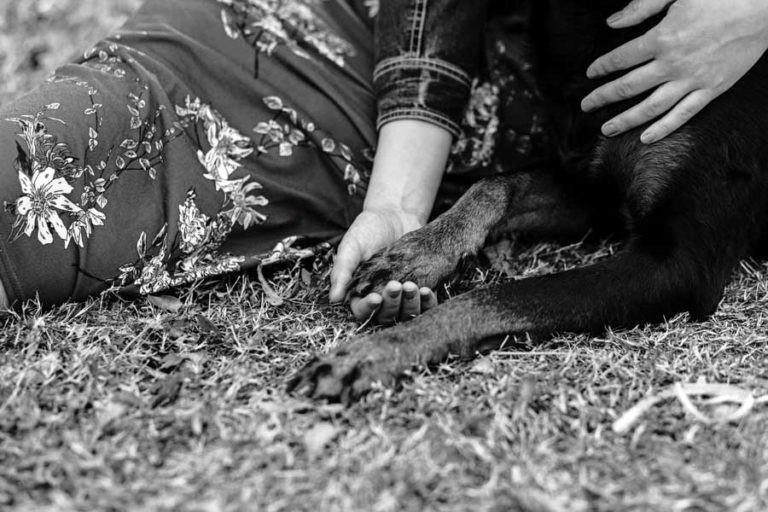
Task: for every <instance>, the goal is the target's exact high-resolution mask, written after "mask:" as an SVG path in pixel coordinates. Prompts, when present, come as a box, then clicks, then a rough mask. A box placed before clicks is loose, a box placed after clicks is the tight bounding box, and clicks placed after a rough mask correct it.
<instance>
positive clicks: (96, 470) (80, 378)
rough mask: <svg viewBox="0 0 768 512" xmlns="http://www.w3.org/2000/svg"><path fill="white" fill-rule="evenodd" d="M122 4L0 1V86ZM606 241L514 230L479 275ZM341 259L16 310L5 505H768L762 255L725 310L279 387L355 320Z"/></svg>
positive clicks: (20, 79)
mask: <svg viewBox="0 0 768 512" xmlns="http://www.w3.org/2000/svg"><path fill="white" fill-rule="evenodd" d="M116 3H117V2H112V1H109V0H87V1H86V0H49V1H44V0H38V1H31V2H14V1H11V0H0V15H2V18H1V20H0V26H1V27H2V30H0V34H2V35H0V72H1V73H0V77H2V80H0V101H3V102H4V101H8V98H10V97H11V96H13V95H15V94H17V93H19V92H21V91H24V90H26V89H27V88H28V87H29V84H30V83H31V82H34V81H38V80H39V79H40V77H41V76H43V75H44V74H45V73H46V72H47V71H46V70H47V69H49V68H50V67H52V66H54V65H55V64H57V63H60V62H63V61H64V60H65V59H66V58H67V56H68V55H71V54H73V53H74V52H75V51H77V50H79V49H80V48H82V47H84V46H87V42H89V41H92V40H94V39H96V38H97V37H98V36H99V34H103V33H105V32H106V31H107V30H108V29H109V28H110V27H113V26H115V25H116V24H119V22H120V19H121V17H122V16H123V15H124V13H125V12H127V11H128V10H129V8H130V7H132V6H133V5H135V4H136V3H137V2H135V1H133V2H126V1H123V2H120V8H119V9H116V8H114V7H111V8H110V9H111V10H112V11H111V12H112V13H114V16H112V15H109V16H107V15H106V12H107V11H106V6H107V5H110V6H111V5H113V4H116ZM613 250H614V247H613V246H610V245H601V246H599V247H588V248H585V247H579V246H574V247H566V248H562V247H558V246H552V245H535V246H530V245H526V244H524V243H519V242H518V243H504V244H501V245H499V246H497V247H496V248H495V250H494V251H492V252H491V253H490V254H491V256H492V260H493V262H494V265H493V267H494V268H489V267H488V266H487V265H486V266H481V267H479V268H478V269H477V270H475V271H473V272H470V273H469V274H468V276H467V280H468V281H470V282H471V283H474V284H477V283H479V282H490V281H495V280H499V279H508V278H509V277H508V276H509V275H514V276H519V275H530V274H534V273H541V272H549V271H552V270H559V269H563V268H567V267H570V266H573V265H577V264H583V263H585V262H588V261H592V260H594V259H596V258H600V257H604V256H606V255H609V254H610V252H611V251H613ZM327 270H328V264H327V262H326V261H318V262H315V268H314V272H313V273H312V274H310V273H308V272H307V270H306V269H304V268H302V267H301V266H296V267H291V268H286V269H283V270H280V271H277V272H276V273H274V274H273V275H272V278H271V280H272V287H273V288H274V290H275V292H276V293H277V294H279V295H280V296H281V297H283V298H284V303H283V304H282V305H280V306H275V305H272V304H274V303H276V302H278V301H276V300H275V297H274V294H271V295H270V296H269V297H267V296H265V294H264V292H263V291H262V287H261V286H260V285H259V280H258V279H257V278H255V277H254V278H249V277H247V276H243V277H233V278H231V279H228V280H224V281H222V282H219V283H205V284H201V285H199V286H196V287H193V288H191V289H185V290H181V291H179V292H178V294H177V296H178V299H175V298H173V297H171V298H162V299H155V300H153V301H150V300H139V301H137V302H122V301H119V300H116V299H106V298H105V299H104V300H93V301H91V302H88V303H85V304H67V305H64V306H62V307H59V308H55V309H53V310H50V311H40V310H38V309H36V308H35V307H33V306H30V307H28V308H27V309H25V310H24V311H22V312H20V313H19V314H9V315H6V316H4V317H2V319H0V321H2V324H3V330H2V333H0V345H2V348H0V509H3V510H20V511H28V510H51V511H62V510H83V511H91V510H126V509H131V510H211V511H218V510H291V511H292V510H354V511H357V510H374V511H390V510H392V511H399V510H413V511H420V510H449V511H463V510H498V511H507V510H526V511H569V512H570V511H588V510H598V511H618V510H654V511H667V510H669V511H720V510H723V511H726V510H727V511H760V510H766V509H768V453H767V450H768V448H767V447H768V439H766V437H768V434H767V432H768V428H767V427H768V405H767V404H766V403H765V401H763V400H761V399H760V397H762V396H764V395H765V394H766V393H768V370H766V367H765V361H766V355H768V349H766V345H767V342H768V333H767V331H766V327H768V318H767V317H766V314H767V313H766V312H768V266H766V265H765V264H762V263H746V264H744V265H743V268H742V269H741V271H740V272H739V273H738V274H737V275H736V276H735V280H734V283H733V284H732V285H731V286H730V287H729V288H728V291H727V295H726V298H725V300H724V301H723V304H722V305H721V307H720V309H719V311H718V313H717V314H716V315H715V317H714V318H713V319H712V320H711V321H708V322H704V323H696V324H690V323H687V322H686V319H685V317H682V316H681V317H678V318H675V319H673V320H671V321H670V322H668V323H667V324H665V325H660V326H655V327H648V328H643V329H635V330H631V331H621V332H612V333H608V334H606V335H605V336H603V337H600V338H589V337H585V336H563V337H559V338H557V339H555V340H553V341H551V342H549V343H547V344H545V345H542V346H538V347H536V348H535V350H532V351H524V352H505V353H497V354H493V355H491V356H488V357H483V358H480V359H478V360H476V361H473V362H460V361H452V362H449V363H447V364H444V365H442V366H441V367H440V368H436V369H433V370H431V371H421V372H415V373H414V375H413V376H412V378H410V379H408V380H406V381H405V382H404V384H403V385H402V388H401V389H399V390H397V391H393V390H389V389H381V390H378V391H376V392H374V393H372V394H371V395H370V396H368V397H367V398H366V399H365V400H364V401H363V402H362V403H360V404H357V405H355V406H353V407H351V408H343V407H338V406H328V405H318V404H312V403H307V402H305V401H299V400H296V399H293V398H291V397H289V396H286V394H285V392H284V387H283V382H284V379H285V377H286V376H287V375H289V374H290V373H291V372H292V371H294V370H295V369H296V368H297V367H299V366H300V365H301V364H302V363H303V362H305V361H306V360H307V358H308V357H309V355H310V354H311V353H312V352H314V351H316V350H320V351H323V350H327V349H329V348H331V347H333V346H336V345H337V344H339V343H342V342H343V341H344V340H345V339H347V338H348V337H350V336H352V335H353V334H354V333H355V332H356V330H357V329H358V327H357V326H356V325H355V324H354V323H353V322H351V321H350V318H349V316H348V314H347V312H346V310H345V309H344V308H338V307H330V306H328V305H327V303H326V302H327V301H326V299H325V296H326V294H327ZM312 276H314V277H312ZM270 299H271V300H270ZM682 383H687V385H686V386H682V385H679V384H682ZM704 383H719V384H728V385H730V386H731V387H730V388H723V387H721V388H716V389H711V388H706V387H704ZM676 384H678V385H677V386H676ZM694 384H696V385H694ZM698 392H701V393H705V396H703V397H702V396H698V395H697V393H698ZM649 397H656V398H657V401H656V403H653V404H650V405H649V407H648V408H647V410H645V411H644V413H642V414H640V413H638V414H637V415H635V416H634V417H628V416H626V415H625V413H627V411H630V410H631V409H632V408H633V407H634V406H636V405H637V404H639V403H642V401H643V400H644V399H646V398H649ZM755 398H756V400H755ZM739 407H742V409H741V410H739ZM619 418H623V421H622V422H620V423H619V424H618V425H616V424H615V422H616V420H617V419H619ZM712 420H719V421H712ZM614 427H620V428H619V430H620V432H616V431H615V430H614Z"/></svg>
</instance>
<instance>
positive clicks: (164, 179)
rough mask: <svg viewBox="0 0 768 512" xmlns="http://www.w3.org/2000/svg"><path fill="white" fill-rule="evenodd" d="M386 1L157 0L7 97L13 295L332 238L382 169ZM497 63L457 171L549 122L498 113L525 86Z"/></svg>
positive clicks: (6, 192) (292, 253)
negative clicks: (380, 71)
mask: <svg viewBox="0 0 768 512" xmlns="http://www.w3.org/2000/svg"><path fill="white" fill-rule="evenodd" d="M377 8H378V1H377V0H349V1H346V0H292V1H291V0H148V1H147V2H146V3H145V4H144V5H143V7H142V8H141V9H139V11H138V12H137V13H136V14H135V15H134V16H133V17H132V18H131V20H130V21H129V22H128V23H127V24H126V25H125V26H123V27H122V28H121V29H120V30H118V31H117V32H116V33H115V34H114V35H113V36H111V37H109V38H107V39H105V40H103V41H101V42H99V43H98V44H96V45H95V46H94V47H93V48H91V49H89V50H88V51H86V52H85V53H84V55H83V56H82V58H80V59H79V60H78V61H76V62H73V63H71V64H67V65H65V66H62V67H61V68H59V69H58V70H56V72H55V73H54V75H53V76H52V77H51V78H50V80H49V81H48V82H47V83H45V84H43V85H42V86H41V87H39V88H38V89H36V90H34V91H32V92H30V93H28V94H26V95H25V96H23V97H21V98H19V99H17V100H15V101H13V102H11V103H9V104H7V105H4V106H3V107H0V179H2V188H0V194H2V196H3V197H2V200H3V202H4V211H3V212H0V231H2V233H0V279H2V282H3V285H4V286H5V289H6V292H7V293H8V295H9V298H10V300H11V301H12V302H16V303H18V302H20V301H24V300H27V299H30V298H34V297H39V299H40V300H41V301H42V302H43V303H44V304H54V303H60V302H63V301H65V300H80V299H83V298H86V297H88V296H92V295H94V294H97V293H101V292H103V291H104V290H120V291H124V292H138V293H142V294H151V293H156V292H159V291H161V290H164V289H167V288H170V287H175V286H180V285H184V284H188V283H192V282H195V281H197V280H200V279H204V278H208V277H211V276H217V275H221V274H225V273H230V272H237V271H244V270H248V269H252V268H255V267H257V266H259V265H264V264H268V263H270V262H274V261H279V260H285V259H292V258H302V257H306V256H309V255H312V254H314V253H315V252H316V251H318V250H327V249H328V247H329V242H332V241H333V240H335V239H338V237H339V236H340V235H341V234H343V233H344V231H345V229H346V228H347V227H348V226H349V225H350V223H351V222H352V221H353V220H354V218H355V216H356V215H357V214H358V213H359V212H360V210H361V208H362V202H363V198H364V195H365V190H366V183H367V179H368V177H369V175H370V170H371V162H372V155H373V148H374V146H375V142H376V134H375V128H374V125H375V117H376V112H375V103H376V102H375V98H374V96H373V91H372V85H371V75H372V70H373V66H374V62H373V48H372V30H373V19H374V17H375V14H376V11H377ZM489 47H490V48H495V49H496V50H494V51H492V52H491V53H494V54H496V55H498V54H499V53H500V52H499V51H498V49H499V48H501V47H499V46H498V45H495V44H492V45H490V46H489ZM506 51H507V49H504V51H503V52H501V54H504V53H505V52H506ZM492 60H493V57H492V58H489V62H491V61H492ZM507 60H508V61H509V59H507ZM512 60H514V59H512ZM510 62H512V61H510ZM498 65H499V63H498V62H497V63H496V64H495V65H494V66H496V67H498ZM517 67H519V68H520V69H522V66H517ZM489 69H493V68H489ZM491 75H492V74H491V73H488V74H487V76H485V77H478V79H477V80H476V83H475V89H474V91H475V92H474V94H473V100H472V102H471V104H470V105H469V107H468V109H467V116H466V123H465V135H463V136H462V138H461V139H460V140H457V141H456V146H455V148H454V159H453V164H452V168H451V170H450V171H449V172H451V173H453V175H458V174H463V173H467V172H470V173H471V172H477V171H479V174H483V173H485V174H487V173H488V172H491V173H492V172H499V171H500V170H502V168H503V167H505V166H504V165H500V164H499V162H497V161H496V160H495V159H494V154H495V152H496V145H497V141H498V140H501V139H503V140H506V141H507V143H510V144H513V146H514V145H515V144H516V145H518V146H519V147H517V148H516V149H514V151H513V153H514V152H517V153H518V154H520V155H530V154H531V153H535V151H533V149H532V148H536V147H537V146H539V145H546V144H545V142H542V143H541V144H540V143H539V142H536V140H534V142H531V137H534V139H536V137H537V136H538V135H537V134H542V133H545V132H546V130H544V129H542V128H541V126H540V125H542V123H541V122H539V121H538V120H536V119H537V118H536V116H535V115H533V117H531V116H530V115H529V114H526V116H528V118H526V119H524V120H523V122H522V124H523V125H524V126H525V128H523V129H522V130H520V128H519V127H518V128H516V129H513V128H507V127H506V125H505V124H504V123H502V122H501V121H500V119H503V118H504V115H503V109H504V105H505V104H507V103H509V104H513V103H514V104H518V103H519V101H518V100H517V99H514V100H511V99H510V98H512V97H513V96H514V95H515V94H516V93H515V92H514V91H515V90H518V89H520V88H519V87H517V88H516V87H510V86H509V85H510V84H509V83H508V82H509V80H513V78H510V77H511V75H508V74H504V76H501V75H498V74H497V75H498V76H496V77H495V78H494V77H493V76H491ZM523 89H524V88H523ZM526 90H527V89H526ZM527 94H529V95H532V93H531V92H530V91H528V92H527ZM527 103H530V102H527ZM527 103H526V104H527ZM519 117H520V116H517V120H518V121H519ZM532 119H533V120H534V121H532ZM518 124H520V123H519V122H518ZM510 129H512V130H513V131H514V132H515V133H514V134H510V133H509V130H510ZM522 132H524V133H522ZM499 134H504V136H503V137H500V136H499ZM538 138H540V139H542V141H545V140H546V137H544V136H538ZM508 139H509V140H508ZM510 140H511V141H512V142H510ZM505 144H506V143H505ZM515 165H518V164H517V163H515ZM449 176H450V175H449ZM445 181H446V184H449V183H450V182H451V178H447V179H446V180H445Z"/></svg>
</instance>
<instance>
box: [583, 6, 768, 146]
mask: <svg viewBox="0 0 768 512" xmlns="http://www.w3.org/2000/svg"><path fill="white" fill-rule="evenodd" d="M670 4H671V5H670ZM667 6H669V10H668V12H667V14H666V16H665V17H664V19H663V20H662V21H661V22H660V23H659V24H658V25H656V26H655V27H653V28H652V29H651V30H649V31H648V32H647V33H645V34H644V35H642V36H640V37H638V38H637V39H634V40H632V41H630V42H628V43H626V44H624V45H623V46H620V47H619V48H616V49H615V50H613V51H611V52H610V53H608V54H606V55H603V56H602V57H600V58H599V59H597V60H596V61H595V62H594V63H592V65H591V66H590V67H589V69H588V70H587V76H588V77H589V78H597V77H602V76H605V75H609V74H611V73H615V72H617V71H624V70H627V69H632V68H634V69H632V70H631V71H629V72H627V73H626V74H624V75H623V76H621V77H619V78H617V79H615V80H613V81H611V82H609V83H607V84H605V85H603V86H602V87H599V88H597V89H596V90H594V91H593V92H592V93H590V94H589V95H588V96H587V97H586V98H584V100H583V102H582V109H583V110H584V111H585V112H589V111H592V110H596V109H598V108H601V107H603V106H605V105H608V104H610V103H614V102H617V101H622V100H627V99H630V98H633V97H635V96H637V95H640V94H642V93H644V92H647V91H650V90H651V89H655V90H654V91H653V93H651V94H650V96H648V97H647V98H646V99H645V100H643V101H642V102H640V103H639V104H637V105H635V106H633V107H632V108H630V109H628V110H627V111H625V112H623V113H621V114H619V115H618V116H616V117H614V118H613V119H611V120H610V121H608V122H607V123H605V124H604V125H603V127H602V132H603V134H604V135H606V136H614V135H618V134H620V133H623V132H626V131H628V130H630V129H632V128H636V127H638V126H640V125H643V124H645V123H647V122H650V121H652V120H654V119H657V118H659V117H660V116H663V117H662V118H661V119H659V120H657V121H656V122H655V123H653V124H652V125H651V126H650V127H649V128H647V129H646V130H645V131H644V132H643V134H642V135H641V137H640V139H641V140H642V141H643V142H644V143H646V144H650V143H652V142H656V141H658V140H660V139H662V138H664V137H666V136H667V135H669V134H670V133H672V132H673V131H675V130H677V129H678V128H680V127H681V126H682V125H683V124H685V123H686V122H688V121H689V120H690V119H691V118H692V117H693V116H695V115H696V114H697V113H699V112H700V111H701V110H702V109H703V108H704V107H705V106H707V105H708V104H709V103H710V102H711V101H712V100H714V99H715V98H717V97H718V96H719V95H720V94H722V93H723V92H725V91H727V90H728V89H730V88H731V87H732V86H733V85H734V84H735V83H736V82H737V81H738V80H739V79H740V78H741V77H743V76H744V75H745V74H746V73H747V71H749V70H750V69H751V68H752V66H754V65H755V63H756V62H757V61H758V60H759V59H760V57H761V56H762V55H763V53H764V52H765V51H766V49H768V2H767V1H765V0H728V1H727V2H725V1H723V0H633V1H632V2H630V3H629V5H628V6H627V7H625V8H624V9H623V10H622V11H620V12H618V13H616V14H614V15H613V16H611V17H610V18H608V25H609V26H611V27H612V28H615V29H619V28H626V27H631V26H634V25H637V24H639V23H641V22H643V21H645V20H647V19H648V18H650V17H652V16H654V15H656V14H659V13H660V12H662V11H663V10H664V9H665V8H666V7H667ZM636 66H637V67H636Z"/></svg>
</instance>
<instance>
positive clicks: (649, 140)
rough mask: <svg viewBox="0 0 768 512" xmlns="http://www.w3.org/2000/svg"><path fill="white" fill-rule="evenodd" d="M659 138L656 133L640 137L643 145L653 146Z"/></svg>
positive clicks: (647, 133) (646, 133) (648, 132)
mask: <svg viewBox="0 0 768 512" xmlns="http://www.w3.org/2000/svg"><path fill="white" fill-rule="evenodd" d="M657 138H658V136H657V135H656V134H655V133H654V132H652V131H647V132H645V133H643V134H642V135H641V136H640V142H642V143H643V144H653V143H654V142H656V139H657Z"/></svg>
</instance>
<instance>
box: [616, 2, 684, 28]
mask: <svg viewBox="0 0 768 512" xmlns="http://www.w3.org/2000/svg"><path fill="white" fill-rule="evenodd" d="M674 1H675V0H632V1H631V2H630V3H629V5H627V6H626V7H625V8H624V9H622V10H620V11H619V12H617V13H616V14H614V15H613V16H611V17H610V18H608V25H610V26H611V28H627V27H633V26H635V25H639V24H640V23H642V22H644V21H645V20H647V19H648V18H650V17H651V16H654V15H656V14H659V13H660V12H661V11H663V10H664V9H665V8H666V7H667V6H668V5H669V4H671V3H673V2H674Z"/></svg>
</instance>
